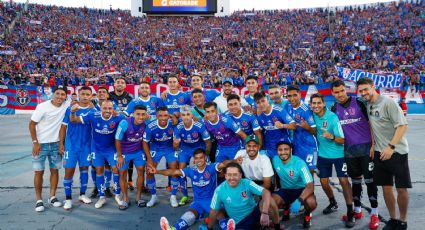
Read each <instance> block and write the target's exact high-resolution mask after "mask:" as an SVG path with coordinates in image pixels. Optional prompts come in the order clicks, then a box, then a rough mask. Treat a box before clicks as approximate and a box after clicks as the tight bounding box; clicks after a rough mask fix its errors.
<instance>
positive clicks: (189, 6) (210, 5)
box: [143, 0, 217, 14]
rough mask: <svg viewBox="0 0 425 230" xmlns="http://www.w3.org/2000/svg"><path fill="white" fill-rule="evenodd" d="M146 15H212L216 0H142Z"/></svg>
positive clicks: (215, 8)
mask: <svg viewBox="0 0 425 230" xmlns="http://www.w3.org/2000/svg"><path fill="white" fill-rule="evenodd" d="M143 13H147V14H214V13H217V0H143Z"/></svg>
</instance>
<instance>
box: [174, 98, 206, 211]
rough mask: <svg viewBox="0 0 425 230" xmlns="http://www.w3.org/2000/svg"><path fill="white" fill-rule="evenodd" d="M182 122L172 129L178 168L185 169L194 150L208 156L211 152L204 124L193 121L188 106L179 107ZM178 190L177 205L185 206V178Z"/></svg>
mask: <svg viewBox="0 0 425 230" xmlns="http://www.w3.org/2000/svg"><path fill="white" fill-rule="evenodd" d="M179 113H180V114H181V118H182V121H181V122H180V123H179V124H178V125H177V126H176V127H175V128H174V141H173V142H174V143H173V145H174V149H175V150H176V151H177V152H179V157H178V160H179V168H180V169H182V168H185V167H186V166H187V165H188V164H189V162H190V158H191V157H192V155H193V150H194V149H198V148H201V149H206V154H207V156H209V154H210V151H211V137H210V134H209V133H208V131H207V129H206V128H205V125H204V123H201V122H195V121H194V120H193V115H192V108H190V107H189V106H188V105H186V106H184V107H181V108H180V112H179ZM179 180H180V188H181V191H182V193H183V197H182V198H181V199H180V202H179V205H185V204H186V202H187V201H188V193H187V186H186V177H180V178H179Z"/></svg>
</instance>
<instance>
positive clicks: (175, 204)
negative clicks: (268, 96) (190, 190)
mask: <svg viewBox="0 0 425 230" xmlns="http://www.w3.org/2000/svg"><path fill="white" fill-rule="evenodd" d="M170 203H171V207H173V208H177V207H178V206H179V203H178V202H177V198H176V195H171V197H170Z"/></svg>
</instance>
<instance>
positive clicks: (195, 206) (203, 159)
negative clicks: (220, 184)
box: [148, 148, 225, 230]
mask: <svg viewBox="0 0 425 230" xmlns="http://www.w3.org/2000/svg"><path fill="white" fill-rule="evenodd" d="M193 159H194V165H193V166H187V167H184V168H181V169H166V170H156V169H155V168H149V169H148V170H150V173H152V174H154V173H155V174H161V175H164V176H179V177H182V178H185V177H189V178H190V179H191V182H192V188H193V199H194V200H193V202H192V204H191V205H190V206H189V210H188V211H186V212H185V213H184V214H183V215H182V216H181V217H180V219H179V220H178V221H177V222H176V223H175V224H174V226H170V224H169V222H168V220H167V218H165V217H161V221H160V225H161V229H162V230H185V229H188V228H189V227H190V226H191V225H193V224H194V223H195V221H196V220H198V219H199V218H200V217H202V216H204V215H208V214H209V212H210V205H211V199H212V195H213V194H214V190H215V188H216V186H217V172H219V171H221V169H223V168H224V166H225V164H224V163H207V161H208V158H207V154H206V152H205V150H204V149H201V148H199V149H196V150H195V151H194V152H193Z"/></svg>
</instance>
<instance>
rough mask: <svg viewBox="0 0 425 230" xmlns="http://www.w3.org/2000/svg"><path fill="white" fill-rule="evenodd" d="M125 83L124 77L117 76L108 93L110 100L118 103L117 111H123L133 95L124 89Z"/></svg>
mask: <svg viewBox="0 0 425 230" xmlns="http://www.w3.org/2000/svg"><path fill="white" fill-rule="evenodd" d="M126 87H127V84H126V82H125V78H124V77H118V78H117V79H115V82H114V91H113V92H111V93H110V97H111V98H110V100H111V101H113V102H114V103H115V104H116V105H118V108H119V111H120V112H123V111H124V110H125V109H126V108H127V106H128V104H129V103H130V101H132V100H133V95H131V94H130V93H128V92H127V91H125V88H126Z"/></svg>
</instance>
